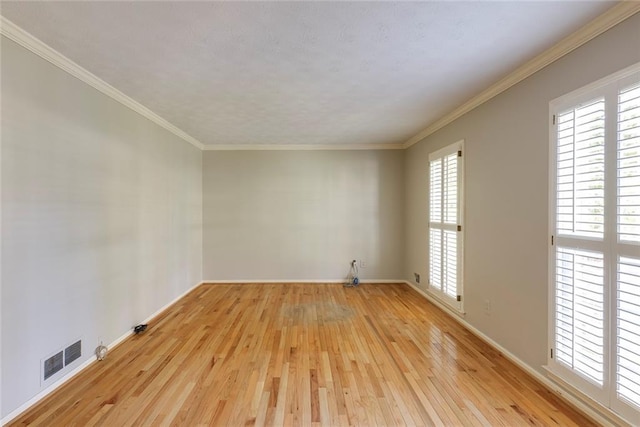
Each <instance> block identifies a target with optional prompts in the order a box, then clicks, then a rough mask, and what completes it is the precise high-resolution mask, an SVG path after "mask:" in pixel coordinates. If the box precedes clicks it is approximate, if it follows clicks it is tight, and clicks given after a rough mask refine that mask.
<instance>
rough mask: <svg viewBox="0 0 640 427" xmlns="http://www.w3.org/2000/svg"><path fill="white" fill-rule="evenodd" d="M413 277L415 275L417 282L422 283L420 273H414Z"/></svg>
mask: <svg viewBox="0 0 640 427" xmlns="http://www.w3.org/2000/svg"><path fill="white" fill-rule="evenodd" d="M413 277H415V279H416V283H420V275H419V274H418V273H413Z"/></svg>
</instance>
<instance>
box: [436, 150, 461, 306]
mask: <svg viewBox="0 0 640 427" xmlns="http://www.w3.org/2000/svg"><path fill="white" fill-rule="evenodd" d="M461 185H462V142H460V143H456V144H453V145H451V146H449V147H445V148H444V149H442V150H440V151H437V152H435V153H432V154H431V155H430V156H429V287H430V290H432V291H435V292H436V293H439V294H440V295H441V296H442V297H443V298H444V300H445V301H447V302H448V303H449V304H451V305H453V306H454V307H456V308H458V309H461V307H462V305H461V304H460V302H459V301H460V300H461V295H462V286H461V277H462V274H461V271H462V244H461V227H462V223H461V219H462V218H461V194H462V188H461Z"/></svg>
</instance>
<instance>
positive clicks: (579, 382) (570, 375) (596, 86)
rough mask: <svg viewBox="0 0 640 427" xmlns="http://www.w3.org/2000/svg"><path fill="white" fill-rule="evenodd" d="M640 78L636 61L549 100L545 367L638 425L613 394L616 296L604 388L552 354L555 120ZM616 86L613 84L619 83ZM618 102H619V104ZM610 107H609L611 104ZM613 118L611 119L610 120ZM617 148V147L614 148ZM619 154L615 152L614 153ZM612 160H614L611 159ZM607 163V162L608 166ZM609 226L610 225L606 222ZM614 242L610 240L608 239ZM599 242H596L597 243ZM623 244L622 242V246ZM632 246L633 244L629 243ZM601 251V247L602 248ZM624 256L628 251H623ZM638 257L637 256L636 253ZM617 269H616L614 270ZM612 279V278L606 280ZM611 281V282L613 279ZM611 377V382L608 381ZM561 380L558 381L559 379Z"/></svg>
mask: <svg viewBox="0 0 640 427" xmlns="http://www.w3.org/2000/svg"><path fill="white" fill-rule="evenodd" d="M639 77H640V62H639V63H636V64H633V65H631V66H629V67H627V68H624V69H622V70H620V71H618V72H616V73H614V74H611V75H609V76H607V77H604V78H602V79H600V80H598V81H596V82H593V83H591V84H589V85H587V86H584V87H582V88H579V89H577V90H575V91H572V92H570V93H568V94H566V95H563V96H561V97H559V98H556V99H554V100H552V101H551V102H550V103H549V188H548V194H549V199H548V201H549V222H548V224H549V236H550V239H549V251H548V263H549V264H548V265H549V268H548V278H547V280H548V304H547V305H548V323H547V324H548V331H547V339H548V342H547V366H546V367H545V368H546V369H547V370H548V371H549V377H550V378H551V379H552V380H555V379H554V377H557V378H559V379H560V380H561V382H566V383H567V384H569V385H570V386H572V387H576V388H577V389H578V390H579V391H580V392H582V393H585V394H586V395H587V396H588V397H589V398H592V399H594V400H595V401H596V402H597V403H598V404H601V405H603V406H604V407H605V408H607V409H609V410H611V411H614V413H616V414H617V415H619V416H621V417H623V418H625V419H626V420H627V421H630V422H632V423H633V424H634V425H635V424H640V411H638V410H635V409H633V407H632V406H630V405H625V404H623V403H621V402H620V401H619V400H618V399H615V398H614V397H613V396H614V394H615V391H613V390H612V389H614V388H615V384H613V383H612V381H613V378H615V364H613V363H610V361H609V360H608V359H609V358H610V357H611V355H612V354H611V348H612V345H611V343H610V340H611V338H612V337H614V336H616V334H615V328H616V325H615V322H613V321H611V319H612V316H611V313H612V312H613V311H615V309H616V301H615V300H613V299H612V298H608V296H607V295H606V293H605V299H604V307H605V313H608V314H609V316H608V317H607V316H605V326H604V328H605V329H604V330H605V367H606V366H608V367H609V369H608V371H606V372H605V386H604V387H603V388H602V389H601V388H599V387H598V386H596V385H595V384H593V383H591V382H590V381H588V380H586V379H583V378H580V377H579V376H578V375H577V374H576V373H575V372H573V371H570V370H569V369H567V368H565V367H564V366H562V365H561V364H559V363H558V362H556V360H555V359H554V358H553V357H552V355H551V354H552V353H551V352H552V349H554V347H555V309H554V308H555V285H556V283H555V274H556V264H555V262H556V257H555V255H556V244H555V243H556V242H554V244H551V242H552V239H555V238H556V237H555V236H554V234H555V233H556V173H555V172H556V126H555V124H554V123H553V119H554V115H556V114H557V113H558V112H561V111H562V110H564V109H567V108H571V107H575V106H576V105H578V104H580V103H582V102H586V101H588V100H590V99H594V98H597V97H598V96H605V97H607V96H610V94H611V91H616V96H617V88H618V87H622V86H625V85H626V84H630V83H631V82H632V81H636V80H637V79H638V78H639ZM616 83H617V86H616V87H614V86H612V85H614V84H616ZM616 105H617V104H616ZM607 108H608V107H607ZM612 114H614V115H615V116H617V110H616V111H607V115H608V116H611V115H612ZM607 120H609V119H607ZM611 138H613V139H614V140H616V139H617V138H616V137H615V136H613V137H612V136H611V135H606V139H607V140H609V139H611ZM612 145H614V144H611V143H608V144H607V145H605V150H611V146H612ZM613 150H615V146H614V148H613ZM610 155H611V153H607V156H610ZM614 156H615V154H614ZM609 163H611V161H610V162H609ZM606 165H607V163H605V168H606ZM605 174H606V176H607V178H606V181H607V182H609V183H611V182H612V177H611V175H613V179H614V180H615V179H616V178H615V177H616V174H617V169H614V170H611V168H609V169H605ZM616 198H617V194H616V192H615V191H611V189H610V188H609V189H605V206H609V208H608V211H607V213H606V215H611V214H612V212H613V214H614V215H617V213H616V212H615V209H616V208H615V206H616ZM611 224H612V221H609V225H610V228H611V227H615V226H611ZM605 226H606V224H605ZM606 232H607V233H608V234H611V233H612V232H613V234H614V235H615V234H616V230H615V228H614V229H613V230H611V229H606ZM581 240H589V239H586V238H581ZM608 241H609V242H610V240H608ZM595 243H596V242H594V244H595ZM620 245H621V244H618V246H620ZM602 246H605V248H604V251H603V253H605V254H606V253H607V252H609V253H611V252H612V249H610V248H607V247H606V246H607V241H605V242H604V243H603V244H602ZM629 246H630V247H631V245H629ZM598 250H600V249H598ZM630 250H632V249H626V250H625V249H622V250H621V254H622V252H625V254H626V253H627V252H629V251H630ZM623 255H624V254H623ZM635 256H637V255H635ZM611 258H614V257H612V256H611V255H610V254H609V262H608V263H605V275H606V276H609V275H611V274H613V272H615V264H616V263H617V259H611ZM612 268H614V270H612ZM605 280H609V279H605ZM609 283H611V281H609ZM607 379H608V380H609V381H608V382H607V381H606V380H607ZM556 382H557V381H556Z"/></svg>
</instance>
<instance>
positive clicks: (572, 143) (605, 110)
mask: <svg viewBox="0 0 640 427" xmlns="http://www.w3.org/2000/svg"><path fill="white" fill-rule="evenodd" d="M551 114H552V129H551V150H550V153H551V176H550V180H551V186H550V188H551V194H550V206H551V212H550V221H549V222H550V227H551V239H550V241H551V242H552V243H551V250H550V257H549V263H550V269H551V270H550V274H549V277H550V298H549V303H550V310H549V313H550V322H549V344H550V347H551V349H550V350H551V351H550V352H549V365H548V368H549V370H550V371H551V372H552V373H553V374H554V375H556V376H558V377H560V378H562V379H563V380H564V381H565V382H567V383H569V384H571V385H572V386H574V387H576V388H577V389H579V390H580V391H582V392H583V393H585V394H587V395H588V396H590V397H591V398H593V399H595V400H596V401H598V402H599V403H600V404H602V405H604V406H606V407H608V408H610V409H611V410H613V411H614V412H616V413H617V414H618V415H620V416H621V417H623V418H625V419H626V420H628V421H631V422H632V424H640V64H636V65H635V66H632V67H630V68H628V69H625V70H623V71H621V72H619V73H617V74H615V75H613V76H610V77H608V78H605V79H603V80H602V81H599V82H596V83H594V84H593V85H590V86H589V87H587V88H583V89H580V90H578V91H576V92H575V93H572V94H569V95H566V96H564V97H561V98H559V99H557V100H555V101H552V102H551Z"/></svg>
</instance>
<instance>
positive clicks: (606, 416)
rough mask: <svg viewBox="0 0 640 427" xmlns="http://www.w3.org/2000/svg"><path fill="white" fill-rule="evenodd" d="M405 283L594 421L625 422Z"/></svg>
mask: <svg viewBox="0 0 640 427" xmlns="http://www.w3.org/2000/svg"><path fill="white" fill-rule="evenodd" d="M404 283H406V284H407V285H409V286H410V287H412V288H413V289H414V290H416V291H417V292H418V293H419V294H420V295H422V296H423V297H425V298H426V299H427V300H429V301H430V302H431V303H433V304H434V305H435V306H437V307H438V308H440V309H442V310H443V311H444V312H445V313H447V314H449V315H450V316H451V318H452V319H453V320H455V321H456V322H458V323H460V324H461V325H462V326H463V327H464V328H465V329H467V330H468V331H469V332H471V333H472V334H474V335H475V336H477V337H478V338H480V339H481V340H482V341H484V342H486V343H487V344H489V345H490V346H491V347H493V348H494V349H496V350H497V351H499V352H500V353H501V354H502V355H503V356H504V357H506V358H507V359H509V361H511V362H513V363H514V364H515V365H517V366H518V367H519V368H520V369H522V370H523V371H525V372H526V373H528V374H529V375H531V376H532V377H533V378H535V379H536V380H537V381H538V382H540V383H541V384H542V385H543V386H545V387H546V388H547V389H548V390H549V391H551V392H552V393H553V394H555V395H556V396H558V397H559V398H561V399H562V400H564V401H565V402H566V403H568V404H569V405H571V406H573V407H574V408H576V409H577V410H579V411H581V412H582V413H584V414H585V415H586V416H588V417H589V418H591V419H593V420H594V421H596V422H598V423H599V424H601V425H603V426H609V427H615V426H617V425H620V423H621V422H625V421H624V420H623V419H621V418H620V416H619V415H617V414H616V413H614V412H613V411H609V410H608V409H606V410H605V411H602V410H599V409H597V408H594V407H593V406H592V405H590V404H589V403H588V402H585V401H584V400H582V399H579V398H578V397H576V396H574V395H573V394H571V392H570V391H569V390H567V389H565V388H564V387H562V386H561V385H559V384H557V383H555V382H553V381H552V380H550V379H549V378H547V377H545V376H544V375H542V374H541V373H540V372H538V371H536V370H535V369H534V368H533V367H531V366H530V365H529V364H527V363H525V362H524V361H523V360H522V359H520V358H519V357H517V356H516V355H515V354H513V353H511V352H510V351H509V350H507V349H506V348H504V347H503V346H501V345H500V344H498V343H497V342H496V341H494V340H493V339H491V338H489V337H488V336H487V335H485V334H484V333H482V332H480V331H479V330H478V329H476V328H475V327H474V326H472V325H471V324H470V323H469V322H467V321H466V320H465V319H464V318H463V317H461V316H460V315H456V314H457V313H455V312H454V311H452V310H451V309H450V308H448V307H447V306H445V305H444V304H442V303H441V302H440V301H438V300H437V299H436V298H435V297H433V296H432V295H429V293H428V292H425V290H424V289H420V288H419V287H418V286H416V285H415V284H414V283H412V282H410V281H408V280H404ZM629 425H630V424H629Z"/></svg>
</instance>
